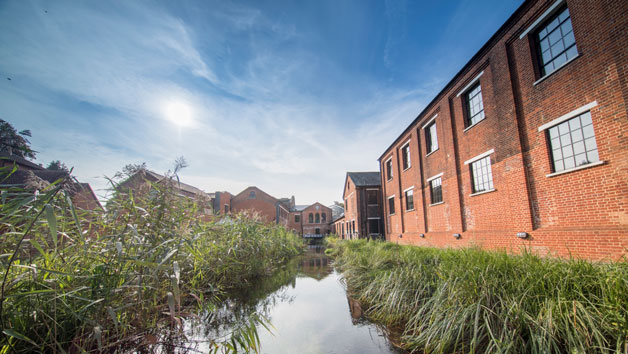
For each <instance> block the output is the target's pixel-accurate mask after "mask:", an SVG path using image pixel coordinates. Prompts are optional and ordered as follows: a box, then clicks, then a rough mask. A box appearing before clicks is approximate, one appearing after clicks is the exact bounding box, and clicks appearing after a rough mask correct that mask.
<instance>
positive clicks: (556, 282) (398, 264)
mask: <svg viewBox="0 0 628 354" xmlns="http://www.w3.org/2000/svg"><path fill="white" fill-rule="evenodd" d="M336 253H337V255H336V257H337V258H336V264H337V265H338V266H339V267H340V268H341V269H342V271H343V277H344V279H345V281H346V284H347V287H348V289H349V290H350V292H351V293H352V296H354V297H355V298H356V299H358V300H359V301H360V302H361V303H362V304H363V305H364V307H365V308H366V309H367V313H368V314H369V316H370V317H371V318H372V319H374V320H376V321H379V322H381V323H384V324H386V325H389V326H400V327H402V328H405V331H404V335H403V341H404V346H405V347H406V348H408V349H410V350H416V351H419V352H428V353H451V352H482V353H483V352H507V353H512V352H518V353H618V352H621V353H624V352H626V351H627V350H628V264H627V263H626V262H616V263H591V262H587V261H583V260H575V259H572V260H559V259H547V258H540V257H537V256H534V255H531V254H523V255H508V254H506V253H500V252H487V251H483V250H479V249H460V250H451V249H450V250H442V249H431V248H419V247H412V246H400V245H397V244H393V243H383V242H373V241H371V242H366V241H364V240H358V241H346V242H345V241H341V242H338V244H337V245H336Z"/></svg>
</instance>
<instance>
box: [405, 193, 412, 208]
mask: <svg viewBox="0 0 628 354" xmlns="http://www.w3.org/2000/svg"><path fill="white" fill-rule="evenodd" d="M405 194H406V210H414V193H413V192H412V189H410V190H407V191H406V193H405Z"/></svg>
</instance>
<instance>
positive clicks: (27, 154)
mask: <svg viewBox="0 0 628 354" xmlns="http://www.w3.org/2000/svg"><path fill="white" fill-rule="evenodd" d="M26 137H29V138H30V137H31V131H30V130H22V131H21V132H18V131H16V130H15V128H13V126H12V125H11V124H10V123H9V122H7V121H4V120H2V119H0V151H6V152H8V153H9V154H12V155H17V156H20V157H24V158H29V159H34V158H35V155H36V154H37V151H34V150H33V149H31V147H30V145H31V142H30V141H29V140H28V139H27V138H26Z"/></svg>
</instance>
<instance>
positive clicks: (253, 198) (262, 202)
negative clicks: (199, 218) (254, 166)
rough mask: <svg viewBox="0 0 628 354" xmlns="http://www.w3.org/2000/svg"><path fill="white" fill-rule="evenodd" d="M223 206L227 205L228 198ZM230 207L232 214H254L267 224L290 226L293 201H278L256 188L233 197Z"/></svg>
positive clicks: (252, 187)
mask: <svg viewBox="0 0 628 354" xmlns="http://www.w3.org/2000/svg"><path fill="white" fill-rule="evenodd" d="M221 198H222V196H221ZM221 205H223V207H224V205H227V202H226V198H225V199H224V200H222V201H221ZM229 206H230V210H231V212H232V213H240V212H244V211H248V212H254V213H256V214H257V215H258V216H259V217H260V218H261V219H262V220H263V221H265V222H269V223H277V224H280V225H284V226H288V216H289V214H290V207H291V200H290V199H287V200H286V199H281V200H280V199H277V198H275V197H273V196H272V195H270V194H268V193H266V192H264V191H263V190H261V189H259V188H257V187H255V186H251V187H248V188H246V189H245V190H243V191H242V192H240V193H238V194H236V195H234V196H233V197H231V199H230V203H229ZM225 209H226V208H225Z"/></svg>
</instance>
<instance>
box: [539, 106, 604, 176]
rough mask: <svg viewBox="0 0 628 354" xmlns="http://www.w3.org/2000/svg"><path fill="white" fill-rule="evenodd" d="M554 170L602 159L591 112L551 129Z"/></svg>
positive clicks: (557, 170)
mask: <svg viewBox="0 0 628 354" xmlns="http://www.w3.org/2000/svg"><path fill="white" fill-rule="evenodd" d="M548 136H549V139H550V147H551V149H552V162H553V165H554V172H560V171H563V170H568V169H570V168H574V167H578V166H582V165H586V164H588V163H591V162H596V161H599V160H600V157H599V156H598V151H597V144H596V142H595V132H594V131H593V121H592V120H591V112H584V113H582V114H581V115H579V116H576V117H574V118H572V119H570V120H568V121H566V122H563V123H560V124H559V125H557V126H555V127H552V128H550V129H549V132H548Z"/></svg>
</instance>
